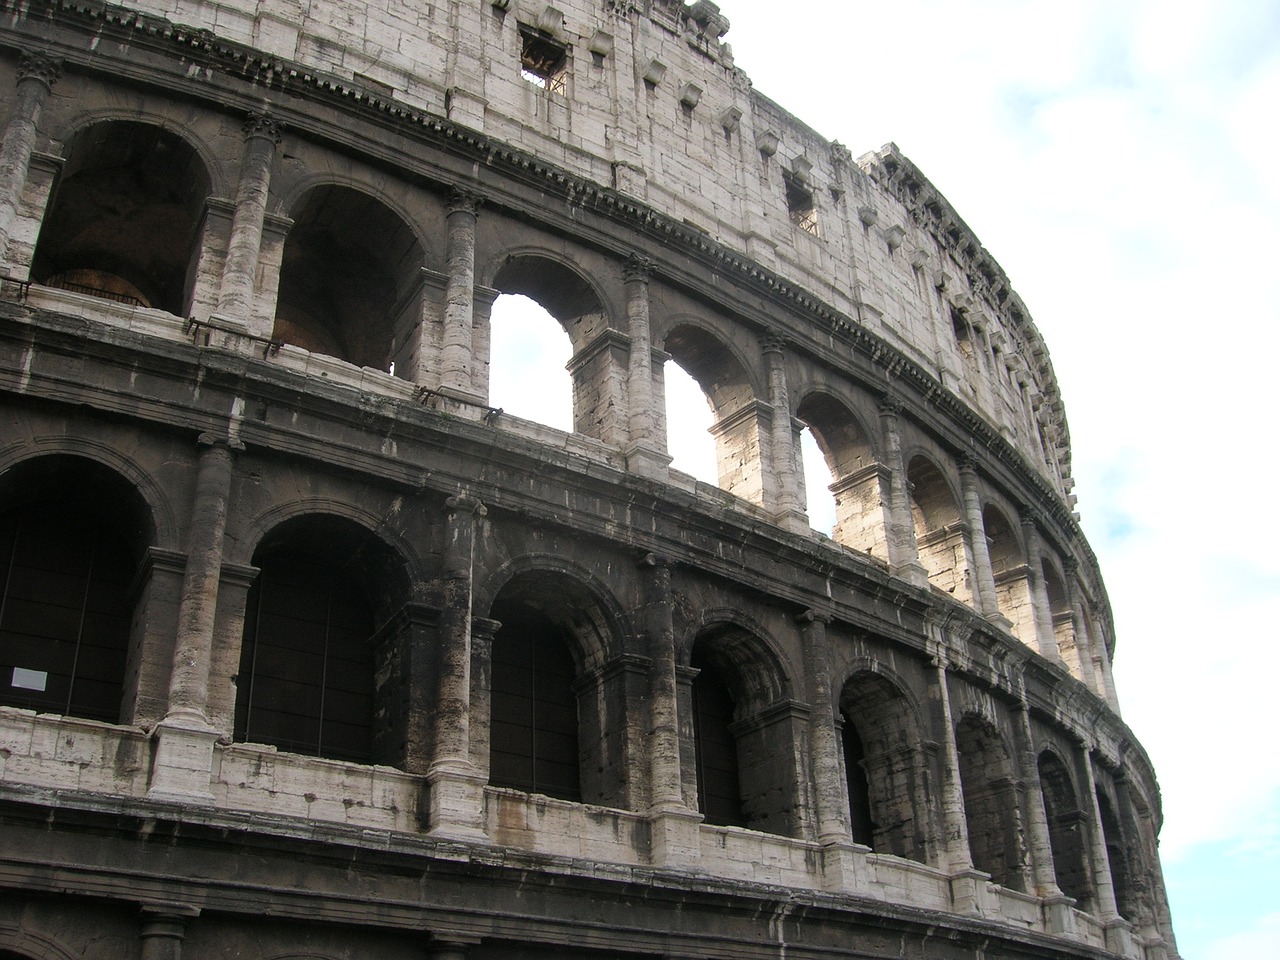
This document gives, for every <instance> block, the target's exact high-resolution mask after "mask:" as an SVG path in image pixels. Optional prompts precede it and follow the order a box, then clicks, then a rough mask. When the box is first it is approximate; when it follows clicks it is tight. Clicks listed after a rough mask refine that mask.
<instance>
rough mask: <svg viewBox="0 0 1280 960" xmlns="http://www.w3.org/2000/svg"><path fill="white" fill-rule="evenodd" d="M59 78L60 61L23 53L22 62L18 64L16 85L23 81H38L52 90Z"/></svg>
mask: <svg viewBox="0 0 1280 960" xmlns="http://www.w3.org/2000/svg"><path fill="white" fill-rule="evenodd" d="M61 76H62V61H61V60H58V59H56V58H54V57H50V56H48V55H47V54H44V53H37V52H35V51H23V54H22V60H21V61H20V62H19V64H18V83H22V81H24V80H38V81H39V82H40V83H43V84H44V85H45V87H46V88H48V89H50V90H52V89H53V85H54V84H55V83H57V82H58V80H59V78H61Z"/></svg>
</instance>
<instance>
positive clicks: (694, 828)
mask: <svg viewBox="0 0 1280 960" xmlns="http://www.w3.org/2000/svg"><path fill="white" fill-rule="evenodd" d="M640 566H641V568H642V569H643V571H644V578H645V583H644V601H645V602H644V617H643V623H644V630H645V633H646V634H647V640H648V648H649V657H650V661H649V718H648V728H649V729H648V737H647V740H648V748H649V816H650V819H651V821H652V826H651V831H652V834H651V835H652V842H651V848H652V862H653V863H654V864H657V865H667V866H675V865H677V864H688V863H691V862H697V860H698V859H699V858H700V857H701V851H700V849H699V844H698V825H699V824H700V823H701V822H702V816H701V814H699V813H698V812H697V811H696V810H690V809H689V807H688V806H686V805H685V801H684V788H683V784H682V782H681V770H680V703H679V694H678V692H677V683H676V641H675V627H674V623H673V611H674V608H675V602H674V599H673V597H672V595H671V567H670V565H669V564H667V563H666V562H665V561H663V560H662V559H660V558H658V557H656V556H654V555H653V554H648V555H647V556H645V558H644V559H643V560H641V561H640Z"/></svg>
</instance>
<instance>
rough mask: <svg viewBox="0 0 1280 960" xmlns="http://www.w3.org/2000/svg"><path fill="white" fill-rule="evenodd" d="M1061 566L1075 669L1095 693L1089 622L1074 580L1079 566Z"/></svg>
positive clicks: (1078, 585)
mask: <svg viewBox="0 0 1280 960" xmlns="http://www.w3.org/2000/svg"><path fill="white" fill-rule="evenodd" d="M1062 566H1063V572H1064V573H1065V575H1066V578H1067V602H1068V603H1069V604H1070V605H1071V630H1072V633H1074V634H1075V637H1076V661H1077V662H1076V668H1077V670H1078V671H1079V674H1078V675H1079V677H1080V679H1081V680H1082V681H1084V685H1085V686H1087V687H1088V688H1089V689H1090V690H1092V691H1093V692H1094V693H1097V692H1098V674H1097V672H1096V671H1095V669H1094V666H1093V640H1092V638H1091V637H1090V636H1089V621H1088V619H1087V615H1086V613H1085V609H1084V598H1083V597H1082V596H1080V583H1079V581H1078V580H1077V579H1076V576H1077V574H1078V572H1079V566H1078V565H1077V564H1076V562H1075V561H1074V560H1070V559H1069V560H1067V561H1066V562H1065V563H1064V564H1063V565H1062Z"/></svg>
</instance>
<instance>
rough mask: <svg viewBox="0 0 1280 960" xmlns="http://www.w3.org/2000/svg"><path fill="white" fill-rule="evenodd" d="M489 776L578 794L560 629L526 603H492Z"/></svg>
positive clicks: (570, 677) (572, 706)
mask: <svg viewBox="0 0 1280 960" xmlns="http://www.w3.org/2000/svg"><path fill="white" fill-rule="evenodd" d="M493 616H494V618H495V619H496V620H498V621H499V622H501V624H502V627H501V628H500V629H499V630H498V633H497V635H496V636H495V637H494V639H493V653H492V674H491V678H492V679H491V694H490V697H491V699H490V721H489V782H490V783H491V784H493V785H494V786H495V787H514V788H515V789H517V790H525V791H528V792H529V793H542V794H546V795H547V796H549V797H557V798H559V799H561V800H574V801H580V800H581V799H582V786H581V781H580V778H579V772H578V765H579V764H578V701H577V697H576V695H575V694H574V691H573V681H574V664H573V657H572V656H571V655H570V653H569V646H568V643H567V640H566V637H565V635H564V633H563V631H562V630H561V629H560V628H559V627H558V626H557V625H556V624H555V623H553V622H552V621H551V620H550V619H548V618H547V617H546V616H544V615H543V614H541V613H539V612H538V611H537V610H534V609H533V608H532V607H530V606H528V605H527V604H524V603H520V602H518V601H513V602H510V603H505V604H495V606H494V608H493Z"/></svg>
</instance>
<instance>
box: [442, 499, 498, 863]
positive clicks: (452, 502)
mask: <svg viewBox="0 0 1280 960" xmlns="http://www.w3.org/2000/svg"><path fill="white" fill-rule="evenodd" d="M446 505H447V506H448V508H449V512H448V515H447V517H446V520H445V548H444V570H443V575H442V581H443V583H442V597H441V600H442V605H443V608H444V609H443V611H442V613H441V616H440V645H441V649H440V657H439V661H438V663H439V667H438V672H437V684H438V686H437V690H436V714H435V745H434V747H435V749H434V754H435V755H434V757H433V759H432V762H431V767H430V769H429V770H428V772H427V782H428V784H429V794H430V809H429V823H430V831H431V833H432V834H433V835H436V836H442V835H447V836H454V837H471V838H474V837H477V836H482V835H483V831H482V830H481V828H480V821H481V812H480V810H481V805H482V802H483V788H484V783H485V778H484V777H483V776H481V775H480V774H479V773H477V772H476V769H475V767H474V765H473V764H472V762H471V659H472V651H471V622H472V620H471V595H472V574H473V568H474V563H475V529H476V523H477V521H478V518H480V517H483V516H485V514H486V512H487V511H486V510H485V507H484V504H482V503H481V502H480V501H479V500H476V499H475V498H474V497H470V496H468V495H466V494H461V493H460V494H458V495H457V496H455V497H450V498H449V499H448V500H447V501H446Z"/></svg>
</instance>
